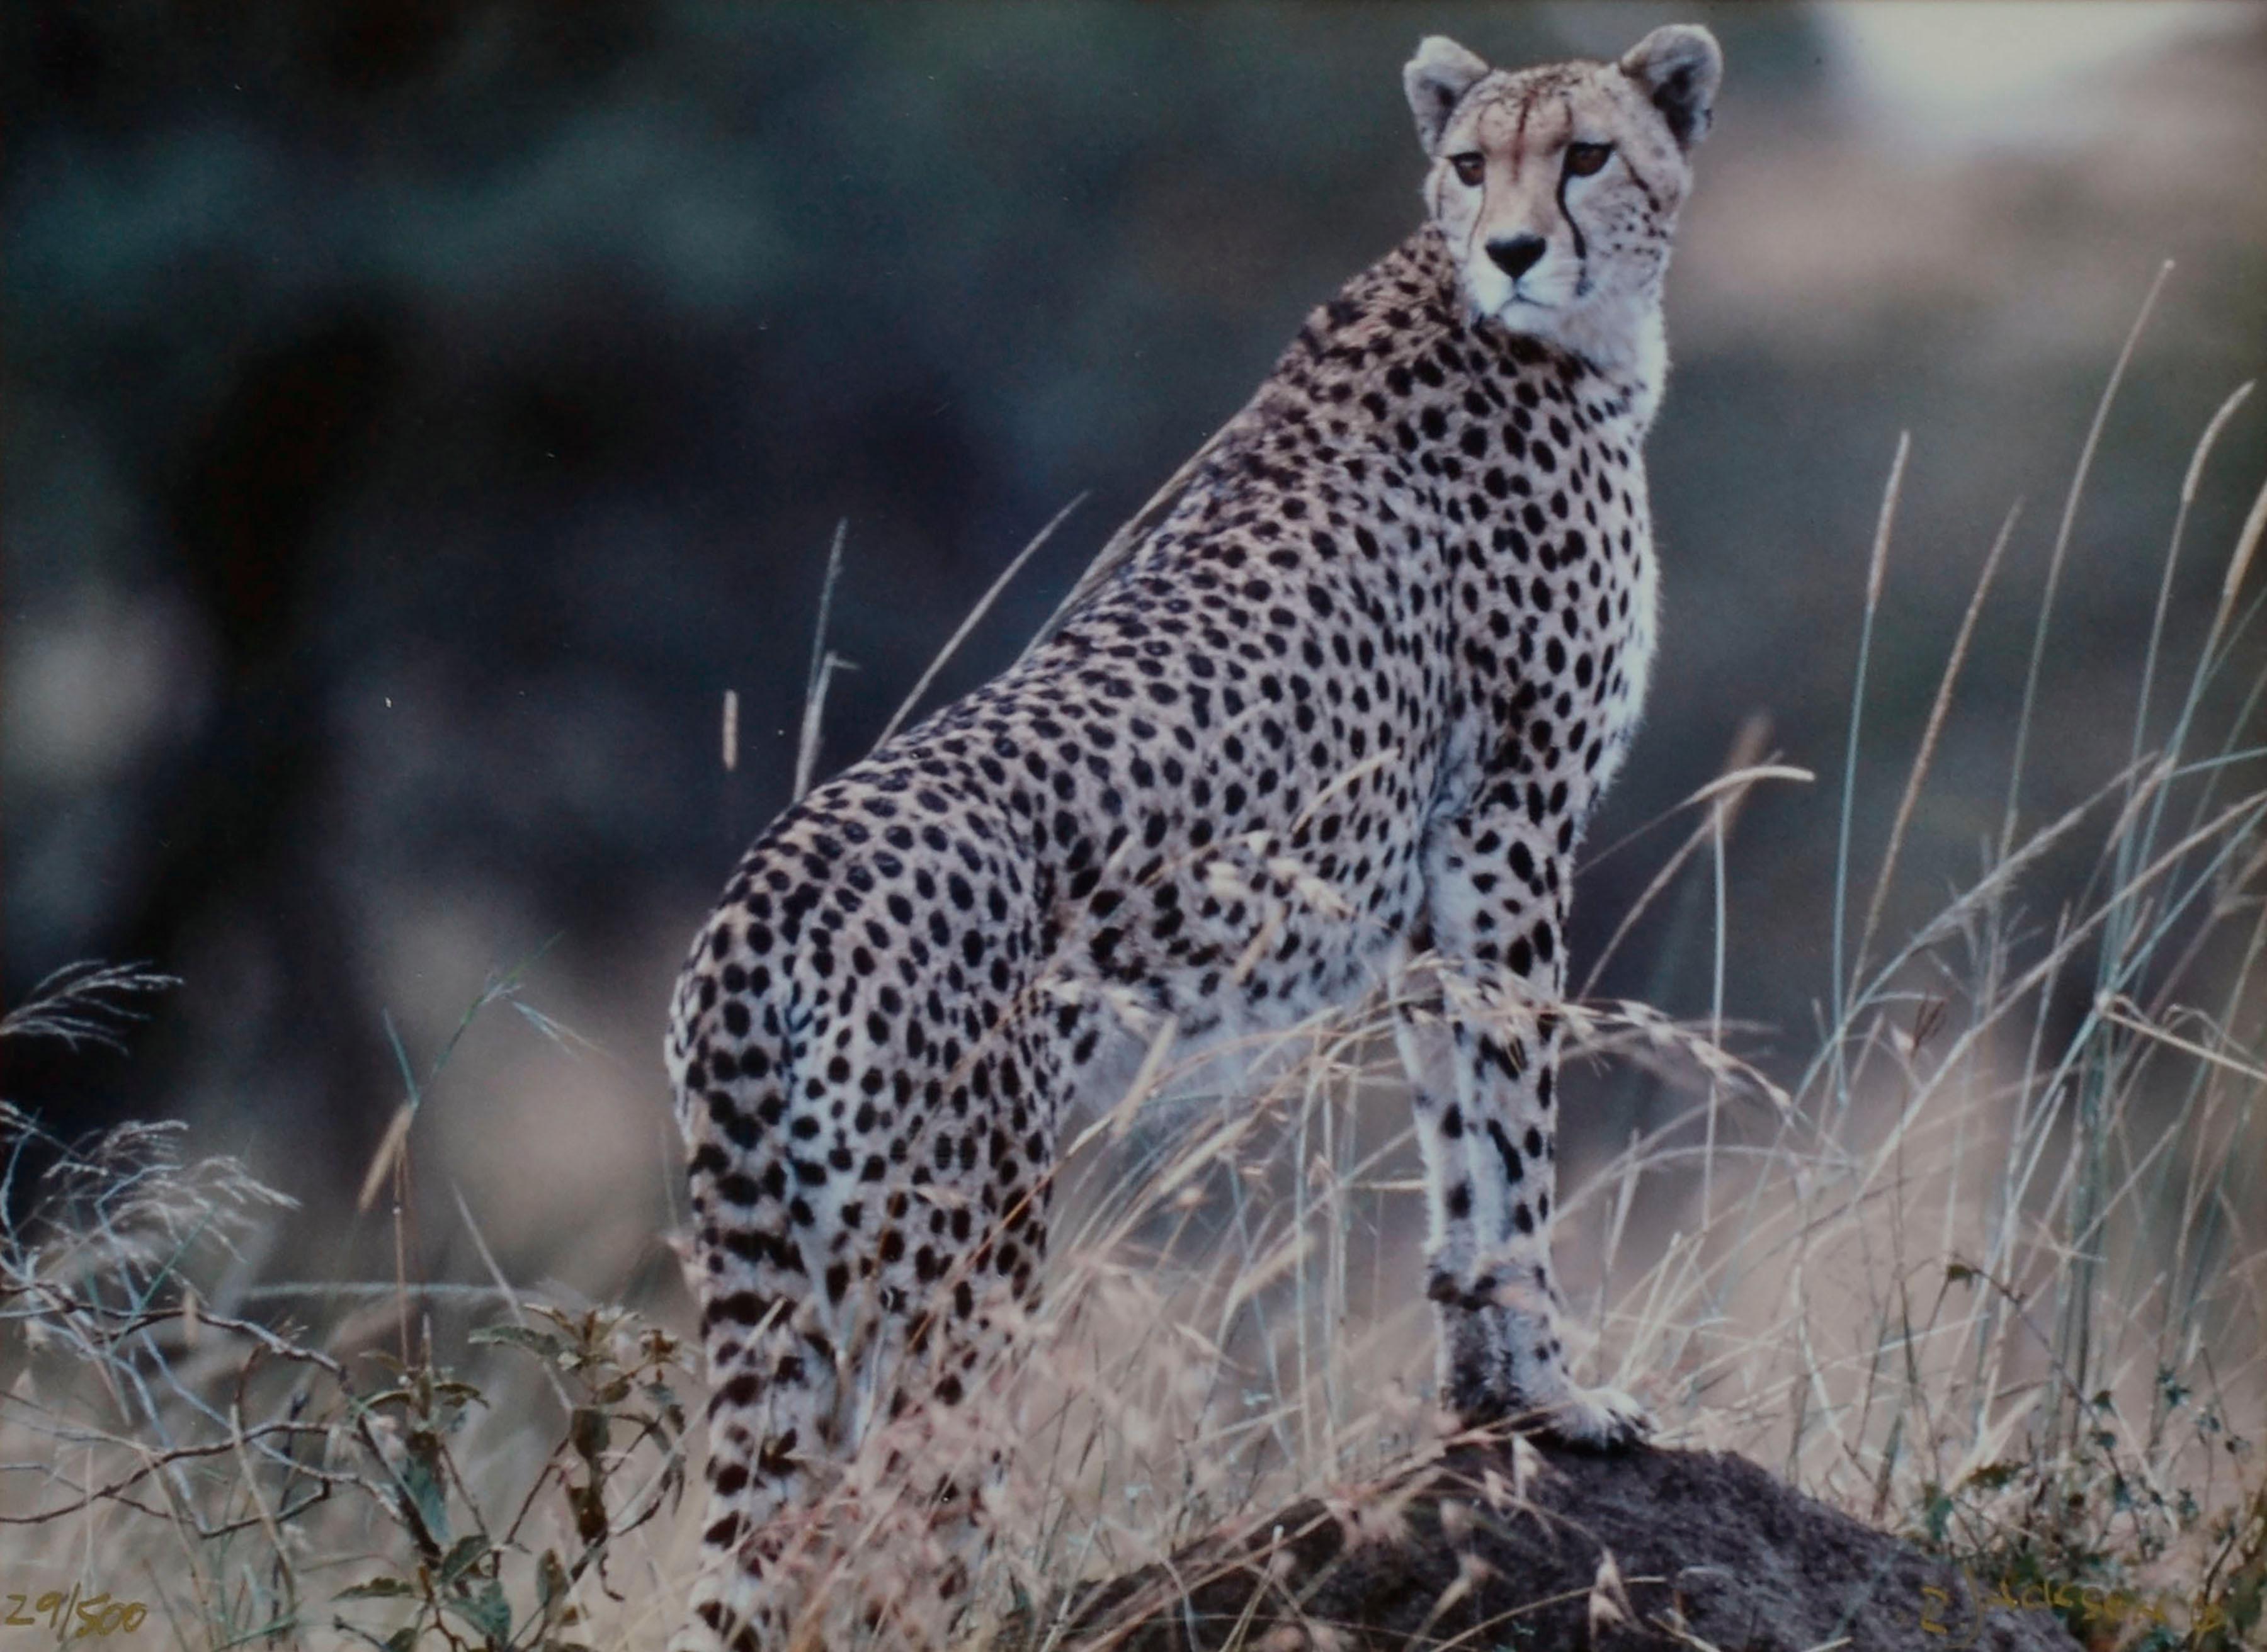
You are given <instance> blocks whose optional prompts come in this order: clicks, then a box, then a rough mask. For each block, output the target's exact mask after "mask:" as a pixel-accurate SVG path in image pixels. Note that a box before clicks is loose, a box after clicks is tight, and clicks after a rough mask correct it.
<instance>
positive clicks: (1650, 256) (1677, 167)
mask: <svg viewBox="0 0 2267 1652" xmlns="http://www.w3.org/2000/svg"><path fill="white" fill-rule="evenodd" d="M1723 68H1724V59H1723V54H1722V52H1721V51H1720V49H1719V48H1718V47H1717V45H1716V40H1715V37H1714V36H1713V35H1712V34H1710V33H1708V31H1707V30H1706V29H1704V28H1699V27H1698V26H1692V25H1689V24H1678V25H1672V26H1669V27H1667V28H1659V29H1655V30H1654V32H1653V33H1650V34H1648V35H1647V36H1646V37H1645V38H1644V39H1643V40H1640V41H1639V42H1638V43H1637V44H1636V45H1635V46H1633V47H1632V48H1630V50H1629V51H1628V53H1627V54H1626V55H1624V56H1623V58H1622V59H1621V61H1620V62H1614V63H1590V62H1570V63H1553V64H1548V65H1545V66H1544V67H1541V68H1537V69H1522V70H1517V71H1513V70H1509V69H1490V68H1489V67H1488V66H1487V64H1486V63H1485V62H1482V61H1481V60H1480V59H1479V58H1478V57H1477V56H1476V55H1473V54H1472V53H1471V52H1469V51H1466V50H1465V49H1464V48H1463V47H1461V46H1459V45H1457V44H1456V42H1455V41H1454V40H1448V39H1446V38H1444V37H1442V36H1441V35H1437V34H1436V35H1434V36H1432V37H1430V38H1429V39H1427V40H1425V41H1424V42H1423V43H1422V44H1421V45H1420V46H1419V47H1418V48H1417V55H1415V56H1414V57H1412V58H1411V59H1410V60H1409V64H1408V67H1407V68H1405V69H1403V70H1402V73H1401V79H1402V84H1403V86H1404V87H1405V89H1406V91H1407V92H1408V94H1409V107H1410V109H1411V111H1412V113H1414V114H1415V115H1416V117H1417V135H1418V137H1419V138H1420V140H1421V141H1422V142H1423V143H1424V145H1425V152H1426V154H1427V155H1428V156H1429V157H1431V158H1432V162H1433V165H1432V170H1431V171H1430V172H1428V173H1427V176H1426V179H1425V203H1426V206H1427V209H1428V210H1429V211H1430V213H1431V216H1432V219H1433V222H1434V223H1435V224H1436V225H1438V226H1439V228H1440V230H1441V232H1442V235H1443V236H1444V237H1445V238H1446V239H1447V241H1448V244H1449V249H1450V251H1451V252H1453V254H1454V255H1455V258H1456V266H1457V269H1458V271H1459V273H1460V275H1461V279H1462V283H1463V287H1464V296H1465V297H1466V298H1467V300H1469V301H1470V303H1471V307H1472V310H1473V311H1474V312H1475V313H1476V314H1478V315H1484V316H1493V317H1494V318H1497V319H1498V320H1500V321H1501V322H1502V323H1503V324H1504V325H1507V326H1508V327H1510V328H1511V329H1513V330H1514V331H1515V332H1519V333H1531V334H1534V335H1536V336H1537V337H1540V338H1544V339H1546V340H1552V341H1553V342H1556V343H1559V344H1561V345H1563V346H1565V347H1567V348H1569V349H1573V350H1575V351H1577V352H1579V353H1581V354H1582V355H1587V356H1589V357H1590V358H1591V359H1592V360H1594V361H1596V362H1599V363H1600V364H1601V365H1605V366H1626V367H1634V368H1638V369H1643V368H1645V367H1646V366H1647V365H1648V364H1657V359H1658V356H1659V352H1660V348H1661V346H1660V294H1661V280H1662V272H1663V271H1664V270H1665V269H1666V268H1667V267H1668V264H1669V242H1670V239H1671V238H1672V237H1673V235H1674V234H1675V231H1676V213H1677V209H1678V208H1679V207H1681V206H1682V205H1683V204H1684V195H1685V191H1686V190H1687V188H1689V187H1690V186H1691V179H1692V172H1691V150H1692V146H1693V145H1694V144H1695V143H1698V142H1699V141H1700V137H1701V135H1702V134H1704V133H1705V132H1706V131H1707V129H1708V116H1709V110H1710V107H1711V106H1712V105H1713V103H1714V101H1715V96H1716V85H1717V83H1718V81H1719V80H1720V78H1721V77H1722V74H1723ZM1649 358H1650V362H1649Z"/></svg>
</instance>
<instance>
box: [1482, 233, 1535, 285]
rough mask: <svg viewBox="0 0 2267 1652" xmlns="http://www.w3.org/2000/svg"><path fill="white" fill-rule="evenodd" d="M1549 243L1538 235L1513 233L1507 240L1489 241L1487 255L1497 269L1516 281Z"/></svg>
mask: <svg viewBox="0 0 2267 1652" xmlns="http://www.w3.org/2000/svg"><path fill="white" fill-rule="evenodd" d="M1549 245H1550V244H1549V243H1548V242H1546V241H1545V240H1544V238H1542V237H1541V236H1539V235H1515V236H1513V237H1511V238H1509V239H1508V240H1502V241H1491V242H1489V243H1488V244H1487V255H1488V256H1489V257H1490V258H1492V259H1494V260H1495V267H1497V268H1498V269H1500V270H1501V271H1502V272H1503V273H1504V274H1507V275H1508V276H1510V277H1511V278H1512V280H1514V281H1517V280H1518V279H1519V278H1520V277H1521V276H1522V275H1524V274H1527V272H1528V271H1530V270H1531V269H1533V268H1534V267H1535V265H1536V260H1537V259H1540V258H1541V257H1542V256H1543V254H1544V251H1545V250H1546V249H1547V248H1548V246H1549Z"/></svg>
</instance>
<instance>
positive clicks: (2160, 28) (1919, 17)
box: [1819, 0, 2257, 149]
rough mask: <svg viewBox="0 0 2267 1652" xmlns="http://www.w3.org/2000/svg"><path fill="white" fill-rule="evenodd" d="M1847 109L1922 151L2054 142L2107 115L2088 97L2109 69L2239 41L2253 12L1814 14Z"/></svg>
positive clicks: (1973, 7)
mask: <svg viewBox="0 0 2267 1652" xmlns="http://www.w3.org/2000/svg"><path fill="white" fill-rule="evenodd" d="M1819 13H1820V17H1821V18H1822V20H1823V25H1824V26H1825V27H1826V29H1827V30H1828V31H1830V34H1831V35H1833V36H1835V37H1838V44H1839V47H1840V54H1839V55H1840V58H1841V64H1842V67H1843V68H1844V69H1845V72H1846V73H1848V74H1849V75H1850V76H1851V77H1852V84H1851V90H1852V93H1853V101H1854V103H1855V104H1856V106H1857V107H1858V108H1859V109H1860V111H1861V112H1863V113H1867V114H1869V115H1870V116H1872V117H1873V118H1874V120H1875V121H1878V123H1879V125H1880V127H1881V128H1882V134H1881V135H1883V136H1887V137H1891V138H1894V139H1896V140H1897V141H1899V142H1903V143H1910V144H1912V145H1914V146H1916V147H1919V148H1924V149H1927V148H1959V147H1964V146H1968V145H1972V144H1975V143H2011V144H2024V143H2053V142H2056V141H2058V140H2061V139H2067V138H2069V137H2071V136H2073V135H2077V134H2080V133H2082V132H2085V131H2087V130H2090V129H2091V128H2094V127H2095V124H2096V123H2097V122H2098V121H2101V120H2105V119H2109V118H2111V116H2112V115H2113V113H2114V108H2113V107H2112V100H2109V99H2095V98H2093V97H2090V96H2088V95H2087V94H2088V93H2089V91H2091V90H2092V89H2093V86H2094V84H2095V83H2096V82H2097V80H2098V79H2099V77H2101V76H2102V74H2103V72H2104V71H2105V70H2109V69H2112V68H2113V67H2114V66H2116V65H2117V64H2118V63H2119V62H2123V61H2126V60H2129V59H2131V58H2134V57H2139V58H2140V59H2142V60H2144V61H2146V60H2147V59H2148V58H2151V57H2153V56H2155V55H2157V54H2158V53H2160V52H2162V51H2164V50H2165V49H2167V48H2169V47H2172V46H2174V45H2176V44H2178V43H2179V42H2180V41H2182V40H2185V39H2188V38H2190V37H2194V36H2197V35H2210V34H2214V33H2227V32H2235V31H2240V30H2242V29H2244V28H2246V27H2248V26H2250V25H2251V24H2252V23H2253V22H2254V21H2256V16H2257V8H2256V6H2254V5H2249V4H2227V0H2097V3H2096V4H2084V5H2073V4H2062V5H2050V4H2036V0H1898V3H1897V4H1890V3H1889V0H1874V3H1872V4H1850V5H1829V6H1823V7H1821V8H1819Z"/></svg>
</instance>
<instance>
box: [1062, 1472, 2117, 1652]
mask: <svg viewBox="0 0 2267 1652" xmlns="http://www.w3.org/2000/svg"><path fill="white" fill-rule="evenodd" d="M1072 1620H1073V1628H1072V1632H1071V1634H1069V1635H1067V1637H1061V1638H1059V1639H1057V1640H1055V1641H1054V1644H1056V1645H1058V1646H1061V1645H1071V1646H1078V1647H1083V1648H1103V1647H1108V1648H1126V1652H1194V1649H1195V1648H1207V1649H1210V1648H1255V1649H1257V1648H1285V1649H1286V1652H1288V1648H1346V1652H1353V1649H1354V1648H1380V1649H1383V1648H1396V1652H1401V1649H1403V1648H1420V1647H1421V1648H1449V1647H1456V1648H1472V1649H1473V1652H1492V1649H1493V1648H1554V1649H1555V1648H1570V1649H1573V1648H1583V1649H1585V1652H1637V1649H1638V1648H1671V1647H1676V1648H1688V1649H1690V1652H1704V1649H1706V1648H1716V1649H1719V1652H1816V1649H1817V1648H1838V1649H1839V1648H1847V1649H1848V1652H1924V1649H1932V1652H1947V1649H1948V1648H1968V1647H1975V1648H1989V1649H1991V1652H2054V1649H2063V1648H2066V1649H2068V1652H2075V1649H2076V1648H2077V1645H2078V1643H2077V1642H2076V1641H2073V1639H2072V1638H2071V1637H2070V1635H2069V1634H2067V1633H2066V1632H2065V1630H2064V1628H2063V1627H2062V1626H2061V1624H2060V1623H2059V1622H2058V1620H2057V1619H2055V1618H2054V1616H2053V1615H2052V1614H2051V1613H2049V1612H2044V1611H2020V1610H2007V1609H1988V1608H1987V1609H1985V1610H1982V1611H1981V1612H1979V1610H1978V1608H1977V1604H1976V1597H1975V1594H1974V1590H1973V1587H1972V1586H1971V1585H1970V1583H1967V1582H1966V1581H1964V1580H1963V1577H1962V1576H1961V1575H1960V1574H1959V1572H1958V1571H1956V1570H1955V1569H1954V1568H1951V1567H1948V1566H1947V1565H1945V1564H1944V1563H1942V1562H1941V1561H1935V1560H1933V1559H1931V1558H1929V1557H1927V1556H1926V1555H1924V1554H1922V1553H1919V1551H1917V1550H1915V1549H1913V1548H1912V1547H1911V1546H1908V1545H1906V1544H1904V1543H1901V1542H1899V1541H1897V1539H1894V1538H1891V1537H1889V1536H1887V1535H1885V1534H1884V1533H1882V1532H1879V1531H1874V1530H1872V1529H1871V1528H1869V1527H1867V1526H1866V1525H1863V1524H1860V1523H1859V1522H1858V1521H1856V1520H1853V1519H1852V1518H1851V1517H1848V1516H1847V1515H1845V1514H1842V1513H1840V1512H1838V1510H1836V1509H1830V1508H1828V1507H1827V1506H1826V1505H1824V1504H1823V1503H1820V1502H1814V1501H1813V1500H1811V1499H1810V1498H1808V1497H1805V1496H1803V1495H1801V1494H1799V1493H1797V1492H1795V1491H1794V1490H1792V1489H1790V1488H1788V1487H1786V1486H1784V1485H1782V1484H1780V1483H1779V1481H1778V1480H1775V1479H1773V1478H1772V1476H1771V1475H1770V1474H1769V1473H1766V1472H1765V1471H1764V1470H1763V1469H1762V1468H1759V1467H1757V1466H1756V1465H1755V1464H1753V1463H1750V1462H1748V1461H1746V1460H1745V1459H1744V1458H1737V1457H1732V1456H1727V1455H1724V1454H1721V1453H1716V1452H1704V1451H1640V1452H1637V1453H1634V1454H1631V1455H1626V1456H1620V1457H1610V1458H1609V1457H1596V1456H1588V1455H1583V1454H1578V1453H1574V1452H1563V1451H1536V1450H1532V1449H1530V1448H1529V1447H1528V1446H1526V1445H1525V1444H1507V1445H1489V1446H1485V1447H1463V1448H1459V1449H1457V1450H1456V1451H1450V1452H1449V1454H1448V1455H1447V1456H1445V1457H1444V1458H1442V1459H1440V1460H1439V1461H1437V1462H1435V1463H1433V1464H1431V1465H1428V1466H1423V1467H1420V1468H1415V1469H1412V1470H1411V1471H1409V1472H1407V1473H1404V1474H1403V1475H1401V1476H1400V1477H1398V1479H1396V1480H1391V1481H1390V1482H1388V1483H1387V1484H1386V1485H1385V1486H1384V1487H1383V1488H1381V1489H1380V1490H1379V1491H1378V1492H1377V1493H1376V1495H1369V1496H1365V1497H1364V1498H1362V1499H1361V1501H1360V1502H1348V1503H1346V1504H1343V1505H1339V1504H1334V1503H1325V1502H1302V1503H1298V1504H1295V1505H1294V1506H1292V1507H1290V1508H1288V1509H1284V1510H1282V1511H1281V1512H1280V1514H1279V1515H1278V1516H1277V1517H1274V1518H1273V1519H1272V1520H1267V1521H1264V1522H1260V1523H1258V1524H1255V1525H1253V1526H1251V1527H1248V1528H1246V1529H1245V1530H1244V1531H1242V1532H1240V1533H1237V1534H1234V1535H1231V1536H1227V1537H1222V1538H1216V1539H1213V1540H1211V1541H1208V1542H1207V1543H1205V1544H1201V1545H1199V1546H1196V1547H1193V1548H1192V1549H1189V1550H1187V1551H1185V1552H1184V1553H1181V1554H1179V1555H1177V1556H1176V1557H1175V1558H1174V1560H1173V1561H1172V1562H1171V1563H1170V1566H1169V1567H1160V1568H1150V1569H1148V1570H1147V1571H1143V1572H1140V1573H1136V1574H1133V1575H1129V1576H1126V1577H1123V1578H1119V1579H1117V1580H1114V1581H1113V1582H1111V1583H1106V1584H1104V1585H1102V1586H1100V1587H1099V1588H1098V1589H1097V1590H1094V1591H1093V1592H1092V1593H1091V1594H1089V1596H1088V1597H1085V1598H1084V1599H1083V1600H1082V1601H1081V1602H1080V1603H1079V1604H1078V1605H1077V1606H1076V1607H1075V1610H1074V1612H1073V1614H1072Z"/></svg>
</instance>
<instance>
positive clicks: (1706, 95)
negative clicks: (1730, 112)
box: [1621, 23, 1724, 150]
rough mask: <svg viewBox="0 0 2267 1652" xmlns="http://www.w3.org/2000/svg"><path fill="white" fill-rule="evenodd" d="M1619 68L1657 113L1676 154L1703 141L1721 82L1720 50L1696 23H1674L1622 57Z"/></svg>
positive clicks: (1639, 43)
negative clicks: (1675, 149)
mask: <svg viewBox="0 0 2267 1652" xmlns="http://www.w3.org/2000/svg"><path fill="white" fill-rule="evenodd" d="M1621 68H1622V73H1624V74H1625V75H1627V76H1628V77H1630V78H1631V79H1632V80H1633V81H1635V82H1636V83H1637V88H1638V90H1639V91H1641V92H1643V93H1645V95H1646V97H1647V99H1650V100H1651V101H1652V104H1653V106H1654V108H1656V109H1658V110H1660V111H1661V118H1662V120H1664V121H1668V122H1669V135H1670V136H1671V137H1674V138H1675V139H1676V147H1677V148H1679V149H1682V150H1689V149H1691V147H1692V146H1693V145H1694V144H1695V143H1698V142H1699V141H1700V140H1701V138H1702V137H1704V136H1705V135H1706V134H1707V131H1708V115H1709V112H1710V111H1711V110H1713V108H1714V107H1715V105H1716V87H1717V84H1718V83H1719V82H1720V81H1721V80H1722V79H1723V78H1724V50H1723V48H1721V47H1720V46H1718V45H1717V44H1716V37H1715V36H1714V35H1713V34H1711V33H1708V31H1707V30H1706V29H1704V28H1702V27H1701V26H1699V25H1698V24H1697V23H1672V24H1670V25H1669V26H1667V27H1666V28H1658V29H1655V30H1654V32H1653V33H1650V34H1648V35H1647V36H1646V37H1645V38H1644V39H1643V40H1640V41H1639V42H1638V43H1637V44H1636V45H1634V46H1632V47H1631V48H1629V50H1628V51H1627V52H1625V53H1624V54H1623V55H1622V62H1621Z"/></svg>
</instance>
